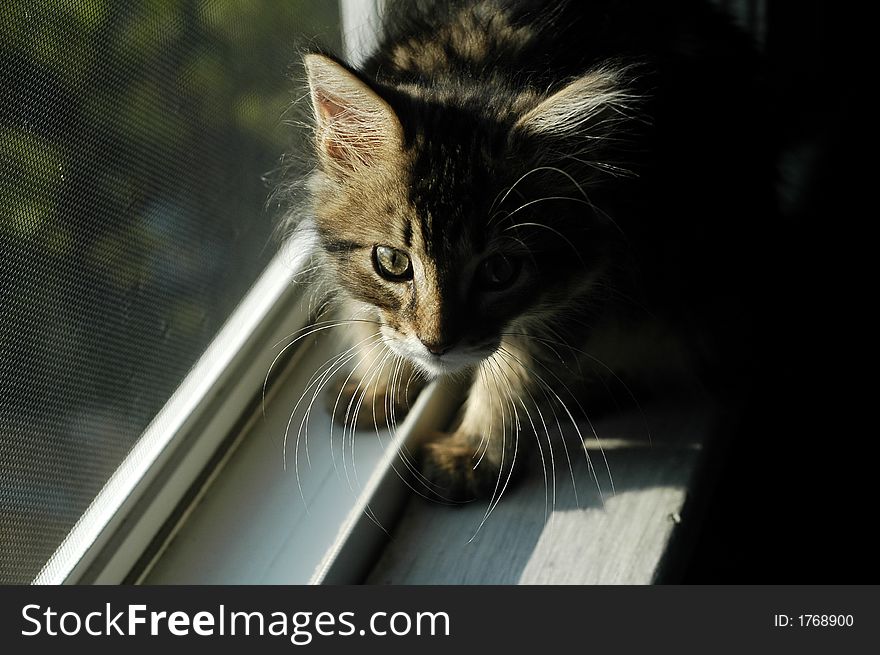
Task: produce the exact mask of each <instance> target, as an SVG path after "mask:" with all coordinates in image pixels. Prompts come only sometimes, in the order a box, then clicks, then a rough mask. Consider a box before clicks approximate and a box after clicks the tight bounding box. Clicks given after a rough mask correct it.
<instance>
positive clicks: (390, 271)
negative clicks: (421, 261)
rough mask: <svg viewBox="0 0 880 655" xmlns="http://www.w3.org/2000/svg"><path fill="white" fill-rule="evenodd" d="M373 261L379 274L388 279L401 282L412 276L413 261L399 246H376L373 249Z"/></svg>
mask: <svg viewBox="0 0 880 655" xmlns="http://www.w3.org/2000/svg"><path fill="white" fill-rule="evenodd" d="M373 263H374V264H375V266H376V270H377V271H378V272H379V275H381V276H382V277H384V278H385V279H386V280H391V281H392V282H400V281H402V280H409V279H411V278H412V275H413V271H412V263H411V262H410V261H409V257H408V256H407V255H406V253H404V252H402V251H400V250H397V248H389V247H388V246H376V248H375V249H374V250H373Z"/></svg>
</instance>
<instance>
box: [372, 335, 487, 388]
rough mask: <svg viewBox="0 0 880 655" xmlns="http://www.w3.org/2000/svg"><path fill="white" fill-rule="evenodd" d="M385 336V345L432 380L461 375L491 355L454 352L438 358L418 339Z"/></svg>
mask: <svg viewBox="0 0 880 655" xmlns="http://www.w3.org/2000/svg"><path fill="white" fill-rule="evenodd" d="M383 332H385V330H383ZM384 336H385V343H386V344H387V345H388V347H390V348H391V350H393V351H394V352H395V353H397V354H398V355H400V356H401V357H403V358H404V359H407V360H408V361H410V362H411V363H412V364H413V365H414V366H416V367H417V368H418V369H420V370H421V371H423V372H424V373H425V374H426V375H428V376H430V377H432V378H435V377H440V376H443V375H450V374H453V373H459V372H461V371H464V370H466V369H468V368H472V367H474V366H475V365H477V364H478V363H479V362H481V361H482V360H483V359H484V358H485V357H486V356H488V355H489V353H488V352H485V353H477V352H473V353H458V352H455V351H452V352H449V353H447V354H445V355H443V356H441V357H437V356H436V355H432V354H431V353H430V352H428V349H427V348H425V346H424V345H423V344H422V343H421V342H420V341H419V340H418V339H417V338H416V337H406V338H403V339H402V338H400V337H397V336H395V335H393V334H388V333H387V332H386V334H385V335H384Z"/></svg>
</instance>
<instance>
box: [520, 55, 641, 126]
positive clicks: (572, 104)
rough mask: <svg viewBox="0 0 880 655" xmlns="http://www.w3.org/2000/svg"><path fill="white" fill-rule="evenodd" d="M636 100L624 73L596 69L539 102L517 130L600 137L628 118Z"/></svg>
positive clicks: (522, 120) (521, 119)
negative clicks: (606, 129)
mask: <svg viewBox="0 0 880 655" xmlns="http://www.w3.org/2000/svg"><path fill="white" fill-rule="evenodd" d="M636 100H637V97H636V96H634V95H633V94H632V93H631V92H630V91H629V90H628V89H627V88H626V85H625V83H624V82H623V80H622V74H621V72H620V71H617V70H614V69H600V70H596V71H593V72H590V73H587V74H586V75H584V76H582V77H579V78H577V79H576V80H574V81H573V82H571V83H569V84H568V85H567V86H565V87H563V88H562V89H560V90H559V91H556V92H555V93H553V94H552V95H550V96H549V97H547V98H545V99H544V100H542V101H541V102H539V103H538V105H537V106H536V107H534V108H532V109H531V110H529V111H528V112H527V113H526V114H525V115H523V116H522V117H521V118H520V119H519V120H518V121H517V122H516V124H515V126H514V131H519V132H521V133H523V132H524V133H526V134H533V135H536V136H546V137H551V138H552V137H565V138H567V137H572V136H578V135H582V136H585V137H590V136H597V137H600V136H602V135H601V132H600V133H598V134H597V132H599V131H600V129H601V130H602V131H605V130H604V128H608V127H611V124H612V123H615V122H618V121H619V120H623V119H625V118H628V116H627V111H626V110H627V109H628V108H630V107H631V106H632V105H633V104H634V103H635V101H636Z"/></svg>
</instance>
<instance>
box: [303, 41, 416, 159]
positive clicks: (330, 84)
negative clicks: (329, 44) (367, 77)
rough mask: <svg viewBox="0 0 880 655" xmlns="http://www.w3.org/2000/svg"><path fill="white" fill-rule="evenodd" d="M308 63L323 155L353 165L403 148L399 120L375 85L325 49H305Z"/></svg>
mask: <svg viewBox="0 0 880 655" xmlns="http://www.w3.org/2000/svg"><path fill="white" fill-rule="evenodd" d="M305 66H306V72H307V74H308V79H309V88H310V89H311V95H312V107H313V108H314V111H315V122H316V127H317V130H316V132H317V139H316V140H317V146H318V151H319V155H320V156H321V158H322V160H324V161H325V162H326V163H329V164H333V165H336V166H340V167H343V168H347V169H353V168H357V167H359V166H365V165H369V164H370V163H371V162H372V161H373V160H374V159H376V158H377V157H381V156H382V155H383V154H389V153H391V152H394V151H395V150H397V149H399V148H400V146H401V143H402V133H403V129H402V127H401V125H400V121H399V120H398V119H397V116H396V115H395V114H394V110H393V109H391V107H390V105H389V104H388V103H387V102H385V100H383V99H382V98H381V97H380V96H379V95H378V94H377V93H376V92H375V91H373V90H372V89H371V88H370V87H369V86H367V85H366V84H364V83H363V82H362V81H361V80H360V79H358V78H357V76H356V75H354V74H353V73H351V72H350V71H349V70H347V69H346V68H345V67H344V66H341V65H340V64H338V63H336V62H335V61H333V60H332V59H330V58H328V57H324V56H323V55H316V54H310V55H306V57H305Z"/></svg>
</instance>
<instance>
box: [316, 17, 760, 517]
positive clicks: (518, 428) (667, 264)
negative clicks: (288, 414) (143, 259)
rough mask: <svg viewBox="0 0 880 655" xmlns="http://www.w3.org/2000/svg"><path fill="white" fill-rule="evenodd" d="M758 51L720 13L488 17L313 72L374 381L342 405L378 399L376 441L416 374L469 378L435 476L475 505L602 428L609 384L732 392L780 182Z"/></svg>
mask: <svg viewBox="0 0 880 655" xmlns="http://www.w3.org/2000/svg"><path fill="white" fill-rule="evenodd" d="M742 52H747V47H745V46H744V43H743V42H741V40H740V38H739V36H738V35H737V34H736V33H735V32H734V30H732V29H731V28H730V27H729V26H728V25H727V24H726V23H725V21H723V20H722V19H720V18H719V17H718V16H716V15H715V14H714V13H712V12H711V11H709V10H708V9H706V8H704V7H702V5H700V4H698V3H690V2H682V3H671V2H669V3H656V2H632V1H630V2H614V1H604V2H589V3H581V2H566V1H564V0H562V1H556V2H536V1H517V2H513V1H509V2H505V1H503V0H477V1H474V2H429V3H425V2H401V3H396V4H395V3H391V4H390V5H389V6H388V7H387V9H386V19H385V25H384V34H383V37H382V40H381V42H380V45H379V47H378V49H377V50H376V52H375V53H374V54H373V55H372V56H371V57H370V58H369V59H368V60H367V62H366V63H365V64H364V65H363V66H361V67H359V68H358V69H355V68H352V67H351V66H349V65H347V64H345V63H344V62H343V61H341V60H339V59H337V58H334V57H332V56H328V55H325V54H309V55H307V56H306V57H305V65H306V70H307V75H308V83H309V87H310V92H311V104H312V108H313V110H314V133H315V140H314V143H315V151H316V155H317V166H316V167H315V170H314V173H313V174H312V175H311V177H310V179H309V183H308V184H309V190H310V193H311V196H312V200H313V203H312V205H313V210H312V213H313V217H312V218H311V219H308V220H307V225H306V227H308V228H310V229H313V230H314V231H315V232H316V235H317V239H318V242H319V244H320V247H319V254H318V256H319V258H320V259H321V263H320V270H322V271H323V272H324V274H325V275H326V276H327V278H328V279H329V280H330V282H329V285H328V286H329V287H332V288H333V289H334V290H335V291H334V294H335V296H336V298H337V299H338V300H340V302H341V303H342V304H343V305H344V306H345V307H346V309H345V312H347V314H348V315H349V316H350V317H352V319H353V321H352V322H351V323H350V325H349V327H348V329H347V330H346V332H348V334H349V336H350V337H351V344H350V345H351V346H352V347H353V348H356V352H358V353H359V362H360V363H359V365H358V366H357V368H356V369H355V372H354V375H353V376H352V377H350V378H349V381H348V383H347V385H346V388H345V389H341V390H340V389H334V391H333V393H331V394H330V397H331V405H333V406H336V407H339V406H342V407H345V406H346V405H348V404H349V403H350V401H351V400H352V399H355V398H356V397H357V395H358V394H360V395H361V397H362V398H363V396H364V395H365V394H368V395H367V397H366V400H365V401H364V402H363V405H364V409H362V411H361V412H360V415H361V417H360V418H361V419H364V418H366V422H367V423H369V424H372V423H373V421H374V420H375V419H378V420H380V421H384V420H386V419H387V416H386V415H387V414H389V413H391V412H401V411H402V408H400V407H399V405H400V404H401V401H402V400H405V399H403V398H402V396H403V395H404V393H403V389H404V387H405V386H407V385H406V384H405V383H407V381H408V380H409V379H410V378H411V377H412V376H413V375H415V376H416V377H420V378H427V379H430V378H433V377H437V376H446V375H459V376H462V377H463V378H466V379H467V380H468V384H469V385H470V386H469V392H468V395H467V400H466V402H465V405H464V407H463V409H462V412H461V415H460V419H459V421H458V423H457V425H456V427H455V428H454V430H453V431H452V432H451V433H450V434H447V435H443V436H442V437H441V438H439V439H436V440H434V441H432V442H431V443H429V444H428V445H426V446H425V448H424V450H423V453H422V467H421V473H422V476H424V482H425V484H426V485H427V487H428V488H429V489H430V490H431V491H432V492H433V493H434V494H435V495H436V496H437V497H442V498H448V499H453V500H462V499H468V498H472V497H475V496H481V495H492V494H498V493H499V492H500V491H501V490H502V489H503V488H504V487H506V486H507V483H508V482H509V481H510V480H511V478H512V476H513V474H514V472H515V471H517V470H519V468H521V467H520V466H519V465H518V462H521V461H522V460H523V458H524V455H525V454H526V452H527V451H528V450H529V449H530V448H531V447H533V446H534V445H535V444H536V443H537V444H538V445H539V446H540V441H541V439H542V438H543V437H542V434H544V433H545V432H547V425H548V423H551V422H556V421H560V420H562V421H566V422H568V421H571V422H575V421H577V420H583V416H582V415H580V411H581V409H578V408H583V405H589V403H588V402H587V401H586V400H584V401H583V405H582V401H581V400H580V399H584V398H586V399H589V398H590V396H589V394H587V395H584V394H583V388H584V387H589V386H590V383H591V382H594V381H599V382H601V383H602V384H605V383H607V381H608V380H609V379H614V380H620V379H621V378H622V377H626V378H627V382H628V383H629V385H630V386H629V387H628V388H629V389H638V390H639V391H638V393H639V394H644V393H646V392H645V391H644V389H646V388H648V387H650V383H651V382H652V381H653V383H654V384H655V386H657V384H658V383H657V382H656V380H659V379H663V378H664V376H665V379H666V380H667V381H666V382H662V383H660V385H661V386H668V384H669V383H668V379H669V378H671V377H674V376H672V375H665V374H666V373H669V372H670V371H672V370H673V369H675V370H676V371H680V370H682V369H687V368H689V369H691V370H697V371H698V372H699V373H700V375H702V380H701V382H702V384H703V385H704V387H709V388H712V387H713V385H714V386H715V387H724V386H725V385H727V386H729V385H731V384H733V382H731V381H732V380H736V379H737V376H736V375H735V373H734V372H732V371H733V369H731V368H730V367H727V368H725V367H724V366H721V365H720V364H719V362H721V361H722V360H727V361H728V362H729V361H739V362H742V361H743V360H742V359H741V358H740V357H739V354H738V353H737V354H736V355H734V353H735V350H736V349H734V348H731V347H730V343H731V342H736V341H738V340H739V339H740V337H741V336H742V334H743V332H742V330H745V329H748V320H749V319H748V316H749V313H748V312H747V311H744V309H743V307H744V305H743V304H742V303H741V302H739V300H738V299H739V298H740V297H741V296H742V295H747V293H748V292H747V289H748V288H749V285H750V282H749V280H750V278H751V275H749V274H744V273H743V272H742V270H743V268H744V267H743V266H742V262H740V264H739V266H738V268H739V269H740V270H739V271H738V272H737V271H736V270H735V269H734V268H731V267H730V264H731V257H730V256H729V255H730V254H731V253H733V252H735V251H737V248H738V247H739V245H740V244H741V243H745V240H744V239H743V236H742V235H744V234H747V233H748V230H747V229H744V228H743V226H745V225H746V224H748V220H747V217H748V216H749V215H750V214H751V215H754V214H755V213H756V212H757V210H756V207H757V206H758V205H757V204H756V203H755V192H754V191H753V190H754V189H756V188H758V186H759V185H757V184H756V183H755V180H757V179H758V178H759V177H760V175H761V174H762V171H763V168H762V167H763V164H762V163H761V161H760V157H759V156H758V155H757V154H756V152H757V150H750V148H751V146H750V144H752V143H754V141H755V136H756V135H757V134H759V132H758V131H757V130H756V128H755V124H754V121H753V120H752V119H751V118H750V117H751V116H752V115H753V114H754V113H755V112H754V104H755V102H756V100H755V97H754V96H753V97H751V98H749V97H748V94H749V93H750V91H749V89H750V88H751V86H750V85H751V77H750V72H748V71H745V68H746V67H744V66H743V61H745V60H746V59H744V58H743V57H744V56H743V55H742V54H741V53H742ZM747 159H749V163H748V164H744V163H743V162H744V161H746V160H747ZM759 171H761V172H759ZM739 252H740V253H742V252H743V251H739ZM731 334H736V335H738V336H737V337H736V338H734V339H729V340H728V339H727V336H729V335H731ZM609 344H611V345H609ZM658 372H664V374H663V375H658ZM677 375H678V374H677V373H676V376H677ZM367 390H369V391H367ZM627 393H629V392H627ZM373 394H375V397H372V396H373ZM386 394H387V396H388V398H386ZM392 401H393V402H392ZM342 413H343V412H338V413H337V416H338V415H339V414H342ZM346 413H348V412H346ZM547 438H549V436H548V437H547Z"/></svg>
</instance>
